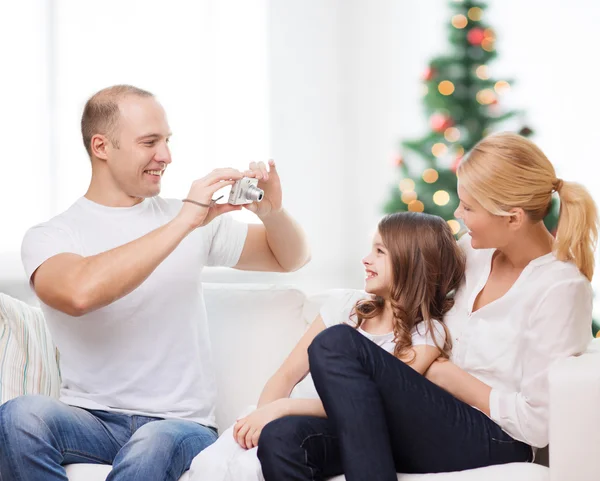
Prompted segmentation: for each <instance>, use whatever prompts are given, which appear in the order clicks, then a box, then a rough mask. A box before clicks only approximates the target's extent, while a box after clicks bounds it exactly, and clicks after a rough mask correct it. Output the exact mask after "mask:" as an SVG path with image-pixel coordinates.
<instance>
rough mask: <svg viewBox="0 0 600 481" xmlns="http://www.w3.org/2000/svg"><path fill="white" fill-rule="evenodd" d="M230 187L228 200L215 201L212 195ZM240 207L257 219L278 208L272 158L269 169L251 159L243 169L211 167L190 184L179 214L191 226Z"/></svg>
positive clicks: (279, 198) (278, 192)
mask: <svg viewBox="0 0 600 481" xmlns="http://www.w3.org/2000/svg"><path fill="white" fill-rule="evenodd" d="M228 186H232V189H231V193H230V196H229V201H228V202H226V203H221V204H217V203H216V200H218V199H215V200H213V196H214V195H215V193H216V192H217V191H219V190H220V189H223V188H224V187H228ZM242 207H244V208H246V209H248V210H250V211H251V212H254V213H255V214H256V215H257V216H259V217H260V218H264V217H267V216H268V215H270V214H273V213H277V212H280V211H281V210H282V192H281V181H280V179H279V174H278V173H277V169H276V167H275V162H274V161H273V160H270V161H269V170H267V166H266V164H265V163H264V162H258V163H257V162H251V163H250V167H249V169H248V170H246V171H245V172H240V171H239V170H237V169H231V168H225V169H215V170H213V171H212V172H211V173H210V174H208V175H206V176H205V177H203V178H201V179H198V180H195V181H194V183H193V184H192V187H191V189H190V192H189V194H188V196H187V198H186V199H185V200H184V205H183V207H182V209H181V212H180V216H181V217H182V218H183V219H185V220H186V222H187V223H188V224H189V226H190V227H191V228H193V229H195V228H197V227H202V226H204V225H207V224H208V223H210V222H211V221H212V220H213V219H214V218H215V217H217V216H219V215H222V214H225V213H227V212H232V211H236V210H240V209H241V208H242Z"/></svg>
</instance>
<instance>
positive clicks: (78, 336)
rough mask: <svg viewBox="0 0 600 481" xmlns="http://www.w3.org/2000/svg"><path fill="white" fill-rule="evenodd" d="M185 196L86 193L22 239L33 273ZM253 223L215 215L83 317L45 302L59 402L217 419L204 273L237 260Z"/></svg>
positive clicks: (157, 218) (118, 235)
mask: <svg viewBox="0 0 600 481" xmlns="http://www.w3.org/2000/svg"><path fill="white" fill-rule="evenodd" d="M180 209H181V201H178V200H165V199H162V198H160V197H154V198H149V199H145V200H144V201H143V202H141V203H140V204H137V205H135V206H133V207H128V208H113V207H106V206H102V205H99V204H96V203H94V202H91V201H90V200H88V199H86V198H81V199H79V200H78V201H77V202H76V203H75V204H74V205H73V206H71V207H70V208H69V209H68V210H67V211H66V212H64V213H62V214H60V215H59V216H57V217H55V218H53V219H51V220H50V221H48V222H45V223H43V224H40V225H38V226H35V227H33V228H31V229H30V230H29V231H28V232H27V234H26V236H25V239H24V241H23V246H22V259H23V264H24V266H25V271H26V273H27V276H28V278H31V275H32V274H33V272H34V271H35V270H36V269H37V268H38V267H39V266H40V265H41V264H42V263H43V262H45V261H46V260H47V259H49V258H50V257H53V256H55V255H57V254H60V253H64V252H72V253H75V254H79V255H81V256H85V257H88V256H93V255H96V254H99V253H102V252H105V251H107V250H110V249H113V248H116V247H119V246H121V245H123V244H126V243H128V242H131V241H133V240H135V239H138V238H139V237H141V236H143V235H145V234H147V233H149V232H151V231H153V230H155V229H157V228H159V227H161V226H163V225H164V224H166V223H167V222H169V221H170V220H172V219H173V218H174V217H175V216H176V215H177V213H178V212H179V210H180ZM246 233H247V225H246V224H241V223H238V222H235V221H233V220H232V219H231V218H229V217H218V218H217V219H215V220H214V221H213V222H211V223H210V224H208V225H207V226H206V227H202V228H199V229H196V230H195V231H194V232H192V233H191V234H190V235H189V236H188V237H187V238H186V239H184V240H183V241H182V242H181V243H180V244H179V246H178V247H177V248H176V249H175V250H174V251H173V252H172V253H171V254H170V255H169V256H168V257H167V258H166V259H165V261H163V262H162V263H161V264H160V265H159V266H158V268H157V269H155V271H154V272H153V273H152V274H151V275H150V276H149V277H148V279H146V280H145V281H144V282H143V283H142V284H141V285H140V286H139V287H138V288H137V289H135V290H134V291H133V292H131V293H130V294H128V295H127V296H125V297H123V298H122V299H119V300H117V301H116V302H114V303H112V304H110V305H109V306H106V307H104V308H102V309H98V310H97V311H94V312H91V313H89V314H86V315H84V316H81V317H79V318H74V317H71V316H68V315H67V314H64V313H62V312H59V311H57V310H55V309H52V308H50V307H49V306H47V305H44V304H42V310H43V312H44V316H45V318H46V321H47V322H48V326H49V328H50V332H51V333H52V337H53V339H54V342H55V343H56V345H57V347H58V349H59V351H60V353H61V368H62V377H63V382H62V388H61V397H60V399H61V400H62V401H63V402H65V403H67V404H70V405H73V406H80V407H84V408H89V409H103V410H108V411H117V412H126V413H136V414H144V415H149V416H159V417H165V418H184V419H189V420H192V421H196V422H199V423H202V424H205V425H208V426H215V425H216V422H215V413H214V410H215V399H216V386H215V378H214V372H213V367H212V363H211V354H210V343H209V337H208V331H207V325H206V310H205V306H204V299H203V296H202V288H201V282H200V273H201V271H202V269H203V267H204V266H207V265H224V266H233V265H235V264H236V263H237V261H238V259H239V257H240V254H241V251H242V248H243V245H244V242H245V238H246Z"/></svg>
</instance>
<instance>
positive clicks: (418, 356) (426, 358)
mask: <svg viewBox="0 0 600 481" xmlns="http://www.w3.org/2000/svg"><path fill="white" fill-rule="evenodd" d="M412 349H413V351H414V359H413V360H412V362H411V363H410V364H408V361H410V360H411V355H407V356H406V357H401V358H400V360H401V361H404V362H406V363H407V365H408V366H410V367H412V368H413V369H414V370H415V371H417V372H418V373H419V374H422V375H424V374H425V371H427V369H429V367H430V366H431V364H432V363H433V362H434V361H435V360H436V359H438V358H439V357H440V350H439V349H438V348H437V347H435V346H431V345H429V344H421V345H418V346H413V348H412Z"/></svg>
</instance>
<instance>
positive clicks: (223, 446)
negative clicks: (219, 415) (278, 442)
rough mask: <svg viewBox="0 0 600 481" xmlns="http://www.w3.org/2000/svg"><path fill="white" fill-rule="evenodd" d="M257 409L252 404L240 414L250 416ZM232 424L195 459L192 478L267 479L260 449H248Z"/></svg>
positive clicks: (194, 480)
mask: <svg viewBox="0 0 600 481" xmlns="http://www.w3.org/2000/svg"><path fill="white" fill-rule="evenodd" d="M255 409H256V406H249V407H248V408H247V409H245V410H244V411H243V412H242V413H241V414H240V415H239V416H238V417H239V418H242V417H244V416H247V415H248V414H250V413H251V412H253V411H254V410H255ZM233 428H234V426H231V427H230V428H229V429H227V430H226V431H225V432H223V433H222V434H221V436H220V437H219V439H218V440H217V442H216V443H214V444H212V445H211V446H209V447H208V448H206V449H205V450H204V451H202V452H201V453H200V454H198V456H196V457H195V458H194V460H193V461H192V465H191V466H190V470H189V476H190V481H206V480H210V481H264V479H265V478H264V476H263V474H262V468H261V465H260V461H259V459H258V456H257V453H258V448H253V449H244V448H242V447H241V446H240V445H239V444H238V443H237V441H236V440H235V438H234V437H233Z"/></svg>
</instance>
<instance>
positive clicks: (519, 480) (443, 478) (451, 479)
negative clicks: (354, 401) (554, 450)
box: [329, 463, 550, 481]
mask: <svg viewBox="0 0 600 481" xmlns="http://www.w3.org/2000/svg"><path fill="white" fill-rule="evenodd" d="M345 479H346V478H345V477H344V476H336V477H335V478H331V479H330V480H329V481H345ZM482 480H485V481H549V480H550V470H549V469H548V468H546V467H545V466H539V465H537V464H530V463H511V464H500V465H497V466H487V467H485V468H479V469H469V470H467V471H457V472H455V473H436V474H399V475H398V481H482Z"/></svg>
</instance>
